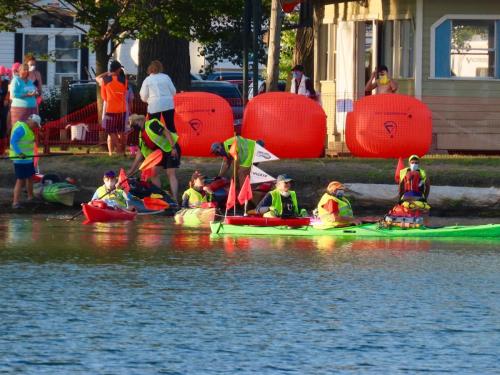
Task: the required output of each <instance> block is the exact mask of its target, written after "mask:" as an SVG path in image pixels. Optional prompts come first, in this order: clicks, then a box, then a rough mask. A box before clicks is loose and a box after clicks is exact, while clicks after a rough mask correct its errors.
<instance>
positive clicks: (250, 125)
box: [241, 92, 326, 158]
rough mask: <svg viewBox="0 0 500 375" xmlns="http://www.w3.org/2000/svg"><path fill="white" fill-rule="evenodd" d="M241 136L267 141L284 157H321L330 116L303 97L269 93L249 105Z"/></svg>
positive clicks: (267, 146)
mask: <svg viewBox="0 0 500 375" xmlns="http://www.w3.org/2000/svg"><path fill="white" fill-rule="evenodd" d="M241 135H242V136H243V137H245V138H250V139H255V140H257V139H261V140H263V141H264V143H265V146H264V147H265V148H266V149H268V150H269V151H271V152H272V153H273V154H275V155H276V156H278V157H280V158H317V157H319V156H321V155H322V153H323V150H324V148H325V136H326V115H325V112H324V111H323V108H321V106H320V105H319V104H318V103H317V102H315V101H314V100H312V99H309V98H307V97H305V96H303V95H296V94H291V93H286V92H269V93H265V94H261V95H259V96H256V97H255V98H253V99H252V100H251V101H250V102H248V105H247V107H246V109H245V114H244V116H243V126H242V130H241Z"/></svg>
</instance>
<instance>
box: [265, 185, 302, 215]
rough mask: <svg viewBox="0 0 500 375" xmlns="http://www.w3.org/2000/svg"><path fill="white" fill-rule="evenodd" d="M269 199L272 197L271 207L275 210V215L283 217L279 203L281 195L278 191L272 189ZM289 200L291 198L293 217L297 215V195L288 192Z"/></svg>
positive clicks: (280, 203)
mask: <svg viewBox="0 0 500 375" xmlns="http://www.w3.org/2000/svg"><path fill="white" fill-rule="evenodd" d="M271 197H272V206H273V207H274V208H275V210H276V215H277V216H281V215H283V203H282V202H281V194H280V192H279V190H278V189H274V190H273V191H271ZM290 198H292V204H293V212H294V213H295V215H297V216H298V215H299V204H298V202H297V194H296V193H295V192H294V191H292V190H290Z"/></svg>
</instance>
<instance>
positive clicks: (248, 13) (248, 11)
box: [242, 0, 252, 106]
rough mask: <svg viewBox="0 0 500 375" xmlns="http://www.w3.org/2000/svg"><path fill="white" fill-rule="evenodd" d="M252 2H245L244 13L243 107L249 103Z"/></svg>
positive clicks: (248, 0)
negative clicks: (249, 49) (249, 44)
mask: <svg viewBox="0 0 500 375" xmlns="http://www.w3.org/2000/svg"><path fill="white" fill-rule="evenodd" d="M251 1H252V0H245V10H244V13H243V92H242V94H243V106H246V104H247V101H248V41H249V36H250V24H251V18H252V3H251Z"/></svg>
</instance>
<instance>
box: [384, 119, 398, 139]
mask: <svg viewBox="0 0 500 375" xmlns="http://www.w3.org/2000/svg"><path fill="white" fill-rule="evenodd" d="M384 128H385V130H387V133H389V136H390V137H391V138H394V135H396V130H398V124H396V123H395V122H394V121H386V122H384Z"/></svg>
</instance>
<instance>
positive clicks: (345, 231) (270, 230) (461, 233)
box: [210, 222, 500, 240]
mask: <svg viewBox="0 0 500 375" xmlns="http://www.w3.org/2000/svg"><path fill="white" fill-rule="evenodd" d="M210 227H211V230H212V233H213V234H218V235H223V234H232V235H249V236H258V235H264V236H266V235H268V236H276V235H280V236H304V237H314V236H332V237H342V238H358V237H378V238H380V237H384V238H455V237H457V238H471V237H474V238H479V237H481V238H490V239H498V240H500V224H486V225H470V226H449V227H439V228H426V227H421V228H414V229H402V228H390V229H388V228H379V227H378V226H377V224H363V225H359V226H352V227H344V228H329V229H317V228H314V227H312V226H304V227H301V228H290V227H286V226H281V227H262V226H251V225H231V224H224V223H222V222H213V223H211V224H210Z"/></svg>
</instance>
